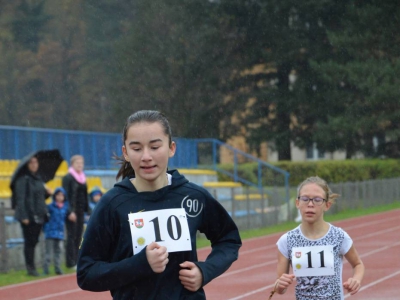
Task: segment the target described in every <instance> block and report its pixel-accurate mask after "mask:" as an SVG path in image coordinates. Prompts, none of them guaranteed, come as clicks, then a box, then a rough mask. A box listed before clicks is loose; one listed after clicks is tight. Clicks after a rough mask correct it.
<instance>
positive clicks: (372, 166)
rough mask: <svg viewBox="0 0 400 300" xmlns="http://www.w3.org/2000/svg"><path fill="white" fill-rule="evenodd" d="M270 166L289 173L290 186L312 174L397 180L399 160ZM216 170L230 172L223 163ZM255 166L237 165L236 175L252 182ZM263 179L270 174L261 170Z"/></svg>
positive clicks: (341, 178)
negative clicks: (220, 169)
mask: <svg viewBox="0 0 400 300" xmlns="http://www.w3.org/2000/svg"><path fill="white" fill-rule="evenodd" d="M270 164H272V165H274V166H276V167H278V168H280V169H283V170H285V171H287V172H289V174H290V177H289V183H290V185H291V186H297V185H298V184H299V183H300V182H302V181H303V180H304V179H306V178H307V177H310V176H316V175H317V176H319V177H321V178H323V179H325V180H326V181H327V182H329V183H338V182H348V181H350V182H354V181H364V180H370V179H384V178H395V177H400V160H399V159H362V160H361V159H360V160H320V161H307V162H290V161H279V162H275V163H270ZM219 167H220V168H222V169H224V170H227V171H230V172H232V170H233V164H224V165H220V166H219ZM257 167H258V165H257V163H246V164H241V165H239V166H238V175H239V176H240V177H242V178H245V179H246V180H249V181H251V182H254V183H256V182H257V177H258V175H257V174H258V169H257ZM264 169H265V168H264ZM263 176H265V177H268V178H271V171H269V170H266V171H263ZM278 177H279V176H278ZM219 180H222V181H223V180H231V178H228V176H226V175H222V174H219ZM263 180H264V179H263Z"/></svg>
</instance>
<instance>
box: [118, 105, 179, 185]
mask: <svg viewBox="0 0 400 300" xmlns="http://www.w3.org/2000/svg"><path fill="white" fill-rule="evenodd" d="M142 122H143V123H156V122H158V123H160V125H161V126H162V128H163V129H164V133H165V134H166V135H167V136H168V138H169V140H168V143H169V145H171V143H172V132H171V126H170V125H169V122H168V120H167V118H166V117H165V115H164V114H162V113H160V112H159V111H156V110H139V111H137V112H135V113H133V114H132V115H130V116H129V117H128V119H127V120H126V123H125V126H124V129H123V131H122V143H123V144H124V145H125V141H126V139H127V133H128V130H129V128H130V127H131V126H132V125H134V124H137V123H142ZM114 158H115V159H116V160H118V162H119V164H120V165H121V167H120V169H119V171H118V174H117V176H116V179H117V180H118V179H119V178H120V177H122V178H125V177H127V176H134V175H135V171H134V170H133V168H132V166H131V164H130V163H129V162H128V161H126V160H125V158H124V156H123V155H121V156H117V155H114Z"/></svg>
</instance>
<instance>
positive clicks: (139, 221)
mask: <svg viewBox="0 0 400 300" xmlns="http://www.w3.org/2000/svg"><path fill="white" fill-rule="evenodd" d="M135 226H136V228H142V227H143V226H144V223H143V219H136V220H135Z"/></svg>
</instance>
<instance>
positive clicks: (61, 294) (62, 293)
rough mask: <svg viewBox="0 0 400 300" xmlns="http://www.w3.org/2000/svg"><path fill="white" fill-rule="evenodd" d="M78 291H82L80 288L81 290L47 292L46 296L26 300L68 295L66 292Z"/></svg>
mask: <svg viewBox="0 0 400 300" xmlns="http://www.w3.org/2000/svg"><path fill="white" fill-rule="evenodd" d="M80 291H82V290H81V289H75V290H68V291H64V292H60V293H54V294H48V295H46V296H42V297H37V298H30V299H28V300H42V299H49V298H53V297H57V296H63V295H68V294H72V293H76V292H80Z"/></svg>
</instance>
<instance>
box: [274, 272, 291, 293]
mask: <svg viewBox="0 0 400 300" xmlns="http://www.w3.org/2000/svg"><path fill="white" fill-rule="evenodd" d="M295 278H296V277H295V276H294V274H285V273H284V274H282V275H281V277H279V278H278V280H277V281H276V283H275V287H276V292H277V293H278V294H283V293H285V292H286V289H287V288H288V287H289V285H291V284H292V283H293V281H294V279H295Z"/></svg>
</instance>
